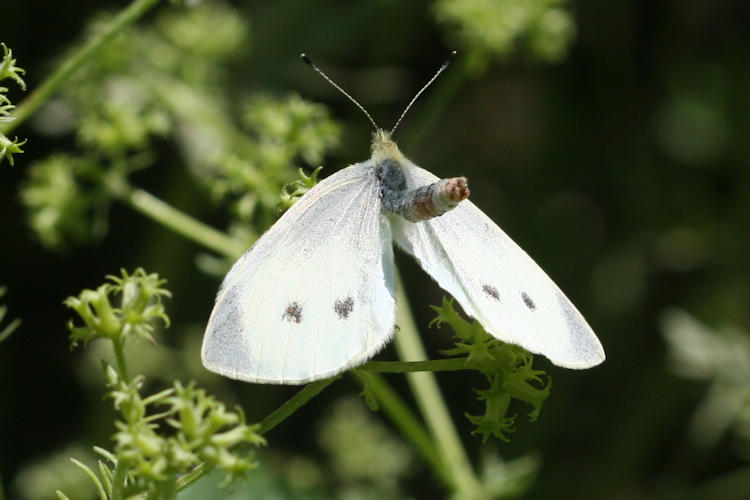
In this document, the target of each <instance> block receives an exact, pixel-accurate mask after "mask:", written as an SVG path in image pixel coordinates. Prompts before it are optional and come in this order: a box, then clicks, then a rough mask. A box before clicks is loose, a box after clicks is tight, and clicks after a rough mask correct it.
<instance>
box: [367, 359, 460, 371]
mask: <svg viewBox="0 0 750 500" xmlns="http://www.w3.org/2000/svg"><path fill="white" fill-rule="evenodd" d="M470 369H471V368H469V367H467V366H466V358H465V357H461V358H448V359H430V360H427V361H369V362H367V363H365V364H364V365H362V366H360V367H358V368H357V370H366V371H369V372H380V373H407V372H449V371H456V370H470Z"/></svg>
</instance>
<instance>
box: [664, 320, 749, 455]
mask: <svg viewBox="0 0 750 500" xmlns="http://www.w3.org/2000/svg"><path fill="white" fill-rule="evenodd" d="M661 323H662V324H661V327H662V331H663V333H664V338H665V339H666V342H667V348H668V353H669V357H670V363H671V366H672V370H673V371H674V372H675V373H676V374H678V375H680V376H683V377H689V378H692V379H696V380H702V381H706V382H708V383H709V388H708V391H707V392H706V395H705V396H704V398H703V399H702V401H700V403H699V404H698V406H697V408H696V410H695V412H694V414H693V416H692V419H691V422H690V428H689V432H690V437H691V439H692V440H693V442H695V443H696V444H698V445H699V446H700V447H702V448H710V447H712V446H715V445H716V444H717V443H718V442H719V441H720V440H721V439H723V438H724V436H725V435H726V434H728V433H731V434H733V435H734V436H735V437H737V438H739V441H740V446H738V447H737V448H738V451H740V449H741V451H740V453H741V454H747V453H748V452H749V451H750V385H748V380H750V335H748V332H747V331H746V330H744V329H742V328H740V327H738V326H736V325H731V326H730V325H728V326H725V327H724V328H720V329H713V328H710V327H708V326H706V325H704V324H702V323H701V322H699V321H698V320H697V319H696V318H694V317H693V316H691V315H690V314H688V313H687V312H685V311H682V310H676V309H672V310H669V311H667V312H665V313H664V315H663V317H662V321H661Z"/></svg>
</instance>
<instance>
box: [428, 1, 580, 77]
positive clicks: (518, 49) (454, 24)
mask: <svg viewBox="0 0 750 500" xmlns="http://www.w3.org/2000/svg"><path fill="white" fill-rule="evenodd" d="M566 3H567V2H566V1H565V0H438V2H436V3H435V7H434V9H435V16H436V17H437V19H438V21H441V22H443V23H445V24H447V25H449V26H450V27H451V29H452V37H453V38H454V43H455V44H456V46H457V47H462V48H464V50H467V51H469V52H470V54H472V55H473V56H474V58H475V62H481V65H482V66H486V64H487V62H488V61H487V60H488V59H490V58H493V57H496V58H500V59H507V58H510V57H514V56H517V55H518V54H519V53H521V54H526V55H527V57H529V58H530V59H532V60H538V61H543V62H558V61H561V60H562V59H563V58H564V57H565V55H566V54H567V51H568V46H569V45H570V43H571V41H572V40H573V38H574V36H575V24H574V23H573V20H572V18H571V15H570V13H569V12H568V11H567V9H566V8H565V6H566Z"/></svg>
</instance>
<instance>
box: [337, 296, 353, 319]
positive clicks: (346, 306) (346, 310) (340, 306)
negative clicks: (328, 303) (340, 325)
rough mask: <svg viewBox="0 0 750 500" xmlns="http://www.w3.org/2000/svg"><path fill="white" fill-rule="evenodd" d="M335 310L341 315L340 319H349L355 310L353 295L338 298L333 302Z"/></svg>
mask: <svg viewBox="0 0 750 500" xmlns="http://www.w3.org/2000/svg"><path fill="white" fill-rule="evenodd" d="M333 310H334V311H336V314H338V315H339V319H347V318H348V317H349V314H350V313H351V312H352V310H354V300H353V299H352V298H351V297H347V298H345V299H336V302H335V303H334V304H333Z"/></svg>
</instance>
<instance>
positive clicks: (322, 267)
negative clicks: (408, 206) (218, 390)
mask: <svg viewBox="0 0 750 500" xmlns="http://www.w3.org/2000/svg"><path fill="white" fill-rule="evenodd" d="M380 206H381V205H380V186H379V183H378V181H377V179H376V177H375V175H374V170H373V166H372V162H370V161H367V162H363V163H360V164H357V165H353V166H350V167H348V168H345V169H343V170H341V171H339V172H337V173H335V174H333V175H331V176H330V177H328V178H327V179H325V180H323V181H322V182H321V183H319V184H318V185H316V186H315V187H313V188H312V189H311V190H310V191H309V192H308V193H307V194H305V196H303V197H302V199H300V200H299V201H298V202H297V203H295V204H294V206H292V208H290V209H289V210H288V211H287V212H286V213H285V214H284V215H283V216H282V217H281V218H280V219H279V220H278V221H277V222H276V224H274V226H273V227H271V229H270V230H268V231H267V232H266V233H265V234H264V235H263V236H262V237H261V238H260V239H259V240H258V241H257V242H256V243H255V244H254V245H253V246H252V247H251V248H250V250H248V251H247V252H246V253H245V254H244V255H243V256H242V257H241V258H240V259H239V260H238V261H237V262H236V263H235V264H234V266H233V267H232V269H231V270H230V271H229V273H228V274H227V276H226V278H225V279H224V282H223V283H222V286H221V288H220V290H219V294H218V296H217V298H216V305H215V306H214V310H213V312H212V313H211V317H210V319H209V321H208V327H207V328H206V333H205V336H204V339H203V348H202V352H201V355H202V360H203V364H204V366H205V367H206V368H208V369H209V370H211V371H214V372H217V373H220V374H222V375H225V376H227V377H230V378H235V379H240V380H245V381H248V382H264V383H285V384H301V383H304V382H308V381H310V380H315V379H321V378H326V377H329V376H331V375H334V374H336V373H338V372H341V371H343V370H346V369H347V368H349V367H351V366H354V365H357V364H359V363H363V362H364V361H366V360H367V359H369V358H370V357H372V356H373V355H374V354H375V353H376V352H377V351H378V350H380V348H381V347H382V346H383V345H384V344H385V343H386V342H387V341H388V340H389V339H390V337H391V335H392V333H393V325H394V320H395V318H394V315H395V302H394V298H393V296H394V276H393V272H394V271H393V249H392V243H391V234H390V228H389V226H388V222H387V220H386V219H385V217H384V216H383V215H381V209H380Z"/></svg>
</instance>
